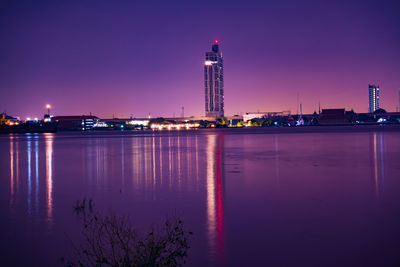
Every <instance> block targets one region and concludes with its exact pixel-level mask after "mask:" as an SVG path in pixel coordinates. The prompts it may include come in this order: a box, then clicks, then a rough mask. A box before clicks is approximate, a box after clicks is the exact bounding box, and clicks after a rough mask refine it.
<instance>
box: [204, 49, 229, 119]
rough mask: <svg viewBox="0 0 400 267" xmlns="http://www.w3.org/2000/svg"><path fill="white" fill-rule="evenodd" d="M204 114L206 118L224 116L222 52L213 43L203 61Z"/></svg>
mask: <svg viewBox="0 0 400 267" xmlns="http://www.w3.org/2000/svg"><path fill="white" fill-rule="evenodd" d="M204 89H205V113H206V116H207V117H223V116H224V66H223V62H222V52H221V51H220V49H219V45H218V41H215V42H214V44H213V45H212V47H211V51H210V52H206V60H205V61H204Z"/></svg>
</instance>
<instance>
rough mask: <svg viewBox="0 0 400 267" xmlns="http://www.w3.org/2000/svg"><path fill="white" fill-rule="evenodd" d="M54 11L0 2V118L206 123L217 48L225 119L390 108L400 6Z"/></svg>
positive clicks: (84, 6) (399, 50)
mask: <svg viewBox="0 0 400 267" xmlns="http://www.w3.org/2000/svg"><path fill="white" fill-rule="evenodd" d="M60 2H61V1H48V2H41V1H11V0H10V1H1V3H0V34H1V42H0V90H1V91H0V92H1V95H0V112H3V111H7V113H8V114H10V115H15V116H20V117H21V118H25V117H27V116H30V117H35V116H37V117H42V115H43V113H44V112H45V108H44V106H45V104H47V103H49V104H51V105H52V106H53V109H52V113H53V114H55V115H79V114H88V113H89V112H92V113H94V114H95V115H98V116H100V117H111V116H112V115H113V114H114V115H115V116H116V117H128V116H130V114H133V115H134V116H136V117H141V116H146V115H147V114H148V113H149V112H150V113H151V115H152V116H165V117H168V116H172V115H173V114H174V113H175V115H176V116H179V115H180V114H181V107H182V106H184V107H185V115H203V114H204V87H203V83H204V82H203V77H204V74H203V71H204V70H203V62H204V53H205V52H206V51H208V50H210V49H211V44H212V41H213V40H214V39H219V40H220V44H221V49H222V51H223V55H224V71H225V113H226V114H227V115H230V114H237V113H240V112H249V111H257V110H260V111H281V110H292V112H296V109H297V108H296V103H297V93H299V99H300V102H302V103H303V111H304V112H305V113H310V112H313V111H314V110H317V109H318V102H319V101H320V102H321V107H322V108H335V107H338V108H339V107H345V108H347V109H351V108H353V109H354V110H355V111H356V112H367V109H368V84H369V83H376V84H379V85H380V86H381V107H382V108H385V109H387V110H388V111H395V110H396V107H397V106H398V105H399V97H398V94H399V93H398V90H399V88H400V15H399V14H400V3H399V1H382V0H379V1H378V0H377V1H368V0H363V1H323V0H318V1H298V0H292V1H249V0H245V1H196V2H195V3H194V1H165V0H164V1H84V0H81V1H64V3H60Z"/></svg>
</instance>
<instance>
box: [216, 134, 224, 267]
mask: <svg viewBox="0 0 400 267" xmlns="http://www.w3.org/2000/svg"><path fill="white" fill-rule="evenodd" d="M218 139H219V142H218V146H217V148H216V156H217V244H218V246H217V252H218V256H219V260H220V261H221V264H222V263H223V262H224V261H225V251H224V212H223V211H224V206H223V201H222V189H223V188H222V170H221V166H222V164H223V162H222V150H223V142H224V136H222V135H220V136H219V138H218Z"/></svg>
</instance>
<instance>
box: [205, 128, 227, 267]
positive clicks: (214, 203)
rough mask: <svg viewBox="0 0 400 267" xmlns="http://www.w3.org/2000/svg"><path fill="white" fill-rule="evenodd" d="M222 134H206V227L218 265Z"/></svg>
mask: <svg viewBox="0 0 400 267" xmlns="http://www.w3.org/2000/svg"><path fill="white" fill-rule="evenodd" d="M223 141H224V140H223V136H219V137H218V140H217V138H216V136H215V135H210V136H207V227H208V239H209V240H208V241H209V249H210V252H211V256H214V255H216V257H217V260H218V262H219V265H223V262H224V259H225V251H224V215H223V192H222V191H223V184H222V179H223V177H222V175H223V172H222V168H221V166H222V163H223V162H222V161H223V159H222V153H223V151H222V150H223Z"/></svg>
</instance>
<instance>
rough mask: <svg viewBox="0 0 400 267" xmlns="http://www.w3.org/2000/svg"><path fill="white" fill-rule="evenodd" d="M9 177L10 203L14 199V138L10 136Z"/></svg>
mask: <svg viewBox="0 0 400 267" xmlns="http://www.w3.org/2000/svg"><path fill="white" fill-rule="evenodd" d="M10 176H11V177H10V191H11V198H10V200H11V201H12V200H13V197H14V136H12V135H10Z"/></svg>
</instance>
